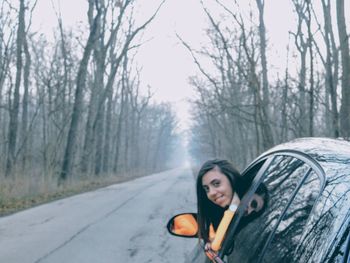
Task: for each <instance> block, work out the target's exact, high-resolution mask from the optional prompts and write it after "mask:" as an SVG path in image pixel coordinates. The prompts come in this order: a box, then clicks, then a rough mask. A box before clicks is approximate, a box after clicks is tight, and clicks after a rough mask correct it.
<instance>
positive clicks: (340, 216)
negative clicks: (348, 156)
mask: <svg viewBox="0 0 350 263" xmlns="http://www.w3.org/2000/svg"><path fill="white" fill-rule="evenodd" d="M324 167H325V172H326V173H327V174H328V176H329V179H328V181H327V184H326V186H325V189H324V190H323V191H322V194H321V196H320V197H319V199H318V200H317V202H316V204H315V207H314V211H313V215H312V217H311V218H310V220H309V222H308V223H307V225H306V230H305V231H304V233H303V236H302V238H301V240H300V245H299V247H298V248H297V252H296V253H295V256H296V257H295V259H296V262H309V261H311V260H312V261H313V262H319V261H322V262H342V259H343V255H344V253H343V252H342V250H341V249H340V248H341V246H342V244H344V242H345V241H344V239H343V238H344V236H346V231H347V226H348V225H347V224H345V222H346V221H347V222H349V218H350V214H349V211H350V191H349V189H350V176H349V173H350V170H349V162H348V161H347V162H344V161H343V160H339V161H337V160H332V162H330V163H328V164H327V165H324ZM332 174H333V175H332ZM331 175H332V176H331ZM344 233H345V234H344ZM338 246H340V247H338ZM327 251H328V252H327ZM325 252H327V254H326V255H325ZM324 257H325V258H324Z"/></svg>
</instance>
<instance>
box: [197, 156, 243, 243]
mask: <svg viewBox="0 0 350 263" xmlns="http://www.w3.org/2000/svg"><path fill="white" fill-rule="evenodd" d="M196 187H197V206H198V214H197V221H198V227H199V231H198V235H199V238H200V239H203V240H204V242H205V243H210V242H211V241H212V240H211V238H210V237H209V233H210V226H211V225H212V226H213V228H214V230H215V231H216V229H217V227H218V225H219V223H220V221H221V219H222V216H223V214H224V212H225V210H226V209H227V208H228V206H229V205H230V204H231V202H232V201H233V203H235V204H236V205H238V204H239V202H240V198H242V196H243V194H244V193H245V192H246V191H247V189H248V187H249V183H248V182H245V181H244V180H243V178H242V177H241V175H240V173H239V172H238V171H237V169H236V168H234V167H233V166H232V164H231V163H230V162H228V161H227V160H218V159H215V160H209V161H207V162H205V163H204V164H203V165H202V167H201V169H200V170H199V172H198V177H197V186H196Z"/></svg>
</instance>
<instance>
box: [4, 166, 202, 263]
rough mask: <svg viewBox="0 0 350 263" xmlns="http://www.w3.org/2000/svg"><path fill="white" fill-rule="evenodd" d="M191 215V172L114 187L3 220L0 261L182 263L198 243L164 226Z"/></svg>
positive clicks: (182, 171)
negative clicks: (173, 218) (180, 215)
mask: <svg viewBox="0 0 350 263" xmlns="http://www.w3.org/2000/svg"><path fill="white" fill-rule="evenodd" d="M190 211H191V212H193V211H196V208H195V182H194V180H193V176H192V174H191V171H190V170H189V169H176V170H171V171H167V172H163V173H159V174H154V175H150V176H147V177H143V178H140V179H136V180H133V181H130V182H125V183H121V184H116V185H112V186H109V187H106V188H102V189H99V190H97V191H93V192H88V193H84V194H80V195H76V196H73V197H70V198H65V199H62V200H58V201H55V202H52V203H49V204H45V205H41V206H38V207H35V208H32V209H28V210H25V211H22V212H19V213H16V214H14V215H10V216H6V217H3V218H0V262H1V263H26V262H28V263H39V262H40V263H62V262H65V263H70V262H71V263H79V262H84V263H89V262H91V263H92V262H93V263H109V262H113V263H117V262H123V263H124V262H137V263H142V262H145V263H146V262H154V263H160V262H161V263H163V262H164V263H166V262H169V263H171V262H184V260H185V257H186V256H187V255H188V254H189V253H190V251H192V249H193V248H194V247H195V245H196V244H197V240H196V239H188V238H180V237H175V236H171V235H169V234H168V233H167V230H166V228H165V226H166V223H167V221H168V219H169V218H170V217H171V216H172V215H174V214H176V213H181V212H190Z"/></svg>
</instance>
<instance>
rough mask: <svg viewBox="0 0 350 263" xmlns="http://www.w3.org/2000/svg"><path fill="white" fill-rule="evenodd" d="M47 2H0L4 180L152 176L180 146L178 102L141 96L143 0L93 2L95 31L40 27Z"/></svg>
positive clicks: (90, 15)
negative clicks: (37, 15) (40, 5)
mask: <svg viewBox="0 0 350 263" xmlns="http://www.w3.org/2000/svg"><path fill="white" fill-rule="evenodd" d="M36 4H37V1H30V0H17V1H8V0H4V1H1V4H0V127H1V129H0V156H1V160H0V173H1V174H2V175H4V176H5V177H13V176H16V175H23V176H34V175H39V176H43V177H45V176H54V177H56V178H57V181H58V183H59V184H61V183H64V182H66V181H67V179H69V178H71V177H73V176H78V177H79V176H82V177H90V176H102V175H106V174H107V175H109V174H131V175H139V174H141V173H143V174H145V173H151V172H155V171H159V170H162V169H165V168H166V167H167V163H168V161H169V158H170V153H171V149H172V148H173V147H174V142H175V141H176V140H177V135H176V134H175V129H176V127H177V120H176V117H175V114H174V112H173V110H172V109H171V107H170V105H168V104H156V103H154V102H152V96H153V94H152V91H151V88H150V89H149V91H148V93H147V94H144V93H145V92H141V83H140V68H139V67H138V66H137V64H136V63H135V54H136V53H137V50H138V48H139V47H140V46H141V44H142V42H141V41H142V34H143V32H144V31H145V29H146V28H147V26H148V25H150V24H151V23H152V21H153V19H154V18H155V17H156V15H157V14H158V12H159V10H160V8H161V6H162V4H163V2H159V6H158V8H157V9H155V10H154V12H153V14H151V15H150V16H149V17H148V18H147V19H146V20H144V21H141V22H140V19H136V15H135V13H136V12H135V9H136V8H137V6H136V1H133V0H87V4H88V10H87V24H86V25H82V26H81V28H71V27H68V26H64V22H65V21H63V19H62V15H61V13H60V10H59V9H57V8H56V9H55V12H56V16H57V28H56V30H55V33H54V37H53V38H54V39H53V40H50V39H47V37H46V36H45V35H43V34H39V33H38V32H35V31H34V30H32V28H31V22H32V21H31V20H32V16H33V12H34V11H35V10H36V9H35V8H36Z"/></svg>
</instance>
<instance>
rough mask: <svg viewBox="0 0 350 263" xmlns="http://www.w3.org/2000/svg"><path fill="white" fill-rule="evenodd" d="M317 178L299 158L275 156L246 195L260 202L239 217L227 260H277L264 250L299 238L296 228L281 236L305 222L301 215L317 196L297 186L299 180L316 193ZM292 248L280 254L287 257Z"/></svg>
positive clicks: (278, 260) (318, 184) (250, 203)
mask: <svg viewBox="0 0 350 263" xmlns="http://www.w3.org/2000/svg"><path fill="white" fill-rule="evenodd" d="M253 168H254V167H253ZM318 180H319V179H318V176H317V175H316V174H315V172H314V171H313V170H312V169H311V168H310V166H309V165H308V164H306V163H305V162H303V161H302V160H300V159H298V158H295V157H293V156H284V155H280V156H275V157H274V159H273V161H272V162H271V163H270V165H269V166H268V167H267V169H266V171H265V172H264V174H263V180H262V182H261V184H260V185H259V186H258V187H257V190H256V192H255V194H254V195H252V196H251V197H250V198H251V199H252V201H254V200H253V199H257V200H259V199H260V200H261V199H262V200H263V202H264V205H263V207H262V208H261V207H260V208H261V209H257V210H255V211H254V210H253V212H251V213H248V212H246V214H245V215H244V216H243V217H242V218H241V220H240V222H239V224H238V228H237V230H236V234H235V237H234V245H233V250H232V253H231V254H230V255H229V257H228V262H258V261H259V260H262V259H263V258H266V260H268V261H265V260H264V261H263V262H281V258H275V260H273V256H274V255H273V254H270V253H267V251H268V248H269V247H270V248H272V247H274V248H278V249H279V248H281V249H282V248H283V249H284V248H285V247H287V246H288V244H284V241H282V240H286V241H288V242H294V240H296V239H298V238H300V235H301V233H299V230H298V232H297V233H293V234H292V235H289V239H284V238H285V235H288V234H289V233H292V228H293V227H294V226H295V225H296V224H298V227H299V228H300V224H303V222H305V221H306V219H305V218H304V217H305V216H304V217H303V215H306V214H308V213H309V212H310V209H312V205H313V203H314V201H315V199H316V198H317V194H316V195H313V194H311V195H310V194H308V193H307V191H306V190H307V188H300V187H301V185H302V182H304V183H305V182H307V184H308V185H310V186H311V185H312V186H313V187H314V188H315V189H316V192H317V189H320V182H319V181H318ZM298 193H299V194H298ZM292 200H293V202H292ZM252 201H251V200H248V206H247V208H246V211H248V208H249V206H252V205H253V206H255V205H256V204H254V203H252ZM288 207H289V208H290V210H289V209H287V208H288ZM293 220H294V221H293ZM293 222H294V223H293ZM294 249H295V248H294V247H293V248H291V249H286V251H285V252H283V253H282V257H285V258H288V257H289V256H290V255H292V254H293V251H294ZM264 255H265V257H263V256H264ZM270 256H271V257H270Z"/></svg>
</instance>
